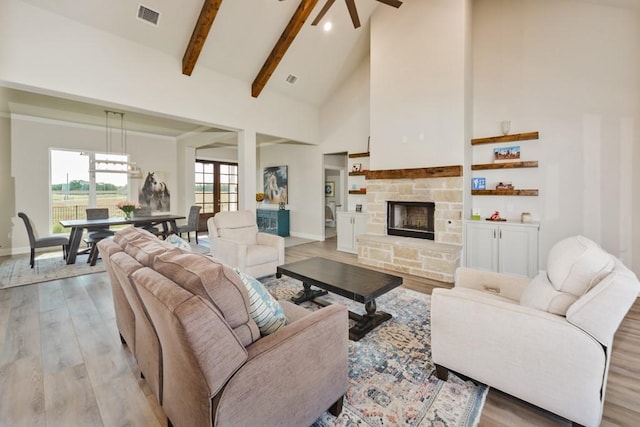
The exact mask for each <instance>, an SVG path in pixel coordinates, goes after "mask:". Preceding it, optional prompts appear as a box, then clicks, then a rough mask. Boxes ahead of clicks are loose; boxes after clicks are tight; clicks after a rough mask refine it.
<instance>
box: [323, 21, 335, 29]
mask: <svg viewBox="0 0 640 427" xmlns="http://www.w3.org/2000/svg"><path fill="white" fill-rule="evenodd" d="M322 28H323V29H324V30H325V31H331V29H332V28H333V24H332V23H331V21H327V22H325V23H324V25H323V26H322Z"/></svg>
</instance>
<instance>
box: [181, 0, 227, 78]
mask: <svg viewBox="0 0 640 427" xmlns="http://www.w3.org/2000/svg"><path fill="white" fill-rule="evenodd" d="M220 4H222V0H204V3H203V4H202V10H201V11H200V16H199V17H198V22H197V23H196V26H195V28H194V29H193V34H191V40H189V44H188V45H187V50H186V51H185V52H184V56H183V57H182V74H184V75H187V76H190V75H191V73H192V72H193V69H194V67H195V66H196V62H198V57H199V56H200V52H201V51H202V48H203V47H204V42H205V41H207V36H208V35H209V30H210V29H211V26H212V25H213V21H214V20H215V19H216V15H217V14H218V9H220Z"/></svg>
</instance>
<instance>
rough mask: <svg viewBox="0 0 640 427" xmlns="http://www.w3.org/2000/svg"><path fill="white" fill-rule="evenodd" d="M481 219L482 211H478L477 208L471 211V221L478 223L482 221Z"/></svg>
mask: <svg viewBox="0 0 640 427" xmlns="http://www.w3.org/2000/svg"><path fill="white" fill-rule="evenodd" d="M480 218H481V217H480V209H477V208H473V209H471V219H473V220H476V221H478V220H480Z"/></svg>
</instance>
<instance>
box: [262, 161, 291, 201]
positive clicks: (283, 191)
mask: <svg viewBox="0 0 640 427" xmlns="http://www.w3.org/2000/svg"><path fill="white" fill-rule="evenodd" d="M287 175H288V173H287V167H286V166H274V167H268V168H265V169H264V198H265V201H266V202H267V203H274V204H279V203H285V204H286V203H288V202H289V195H288V176H287Z"/></svg>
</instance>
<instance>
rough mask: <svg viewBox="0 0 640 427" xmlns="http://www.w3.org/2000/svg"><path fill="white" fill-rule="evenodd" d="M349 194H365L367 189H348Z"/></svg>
mask: <svg viewBox="0 0 640 427" xmlns="http://www.w3.org/2000/svg"><path fill="white" fill-rule="evenodd" d="M349 194H367V190H366V189H364V190H349Z"/></svg>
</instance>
